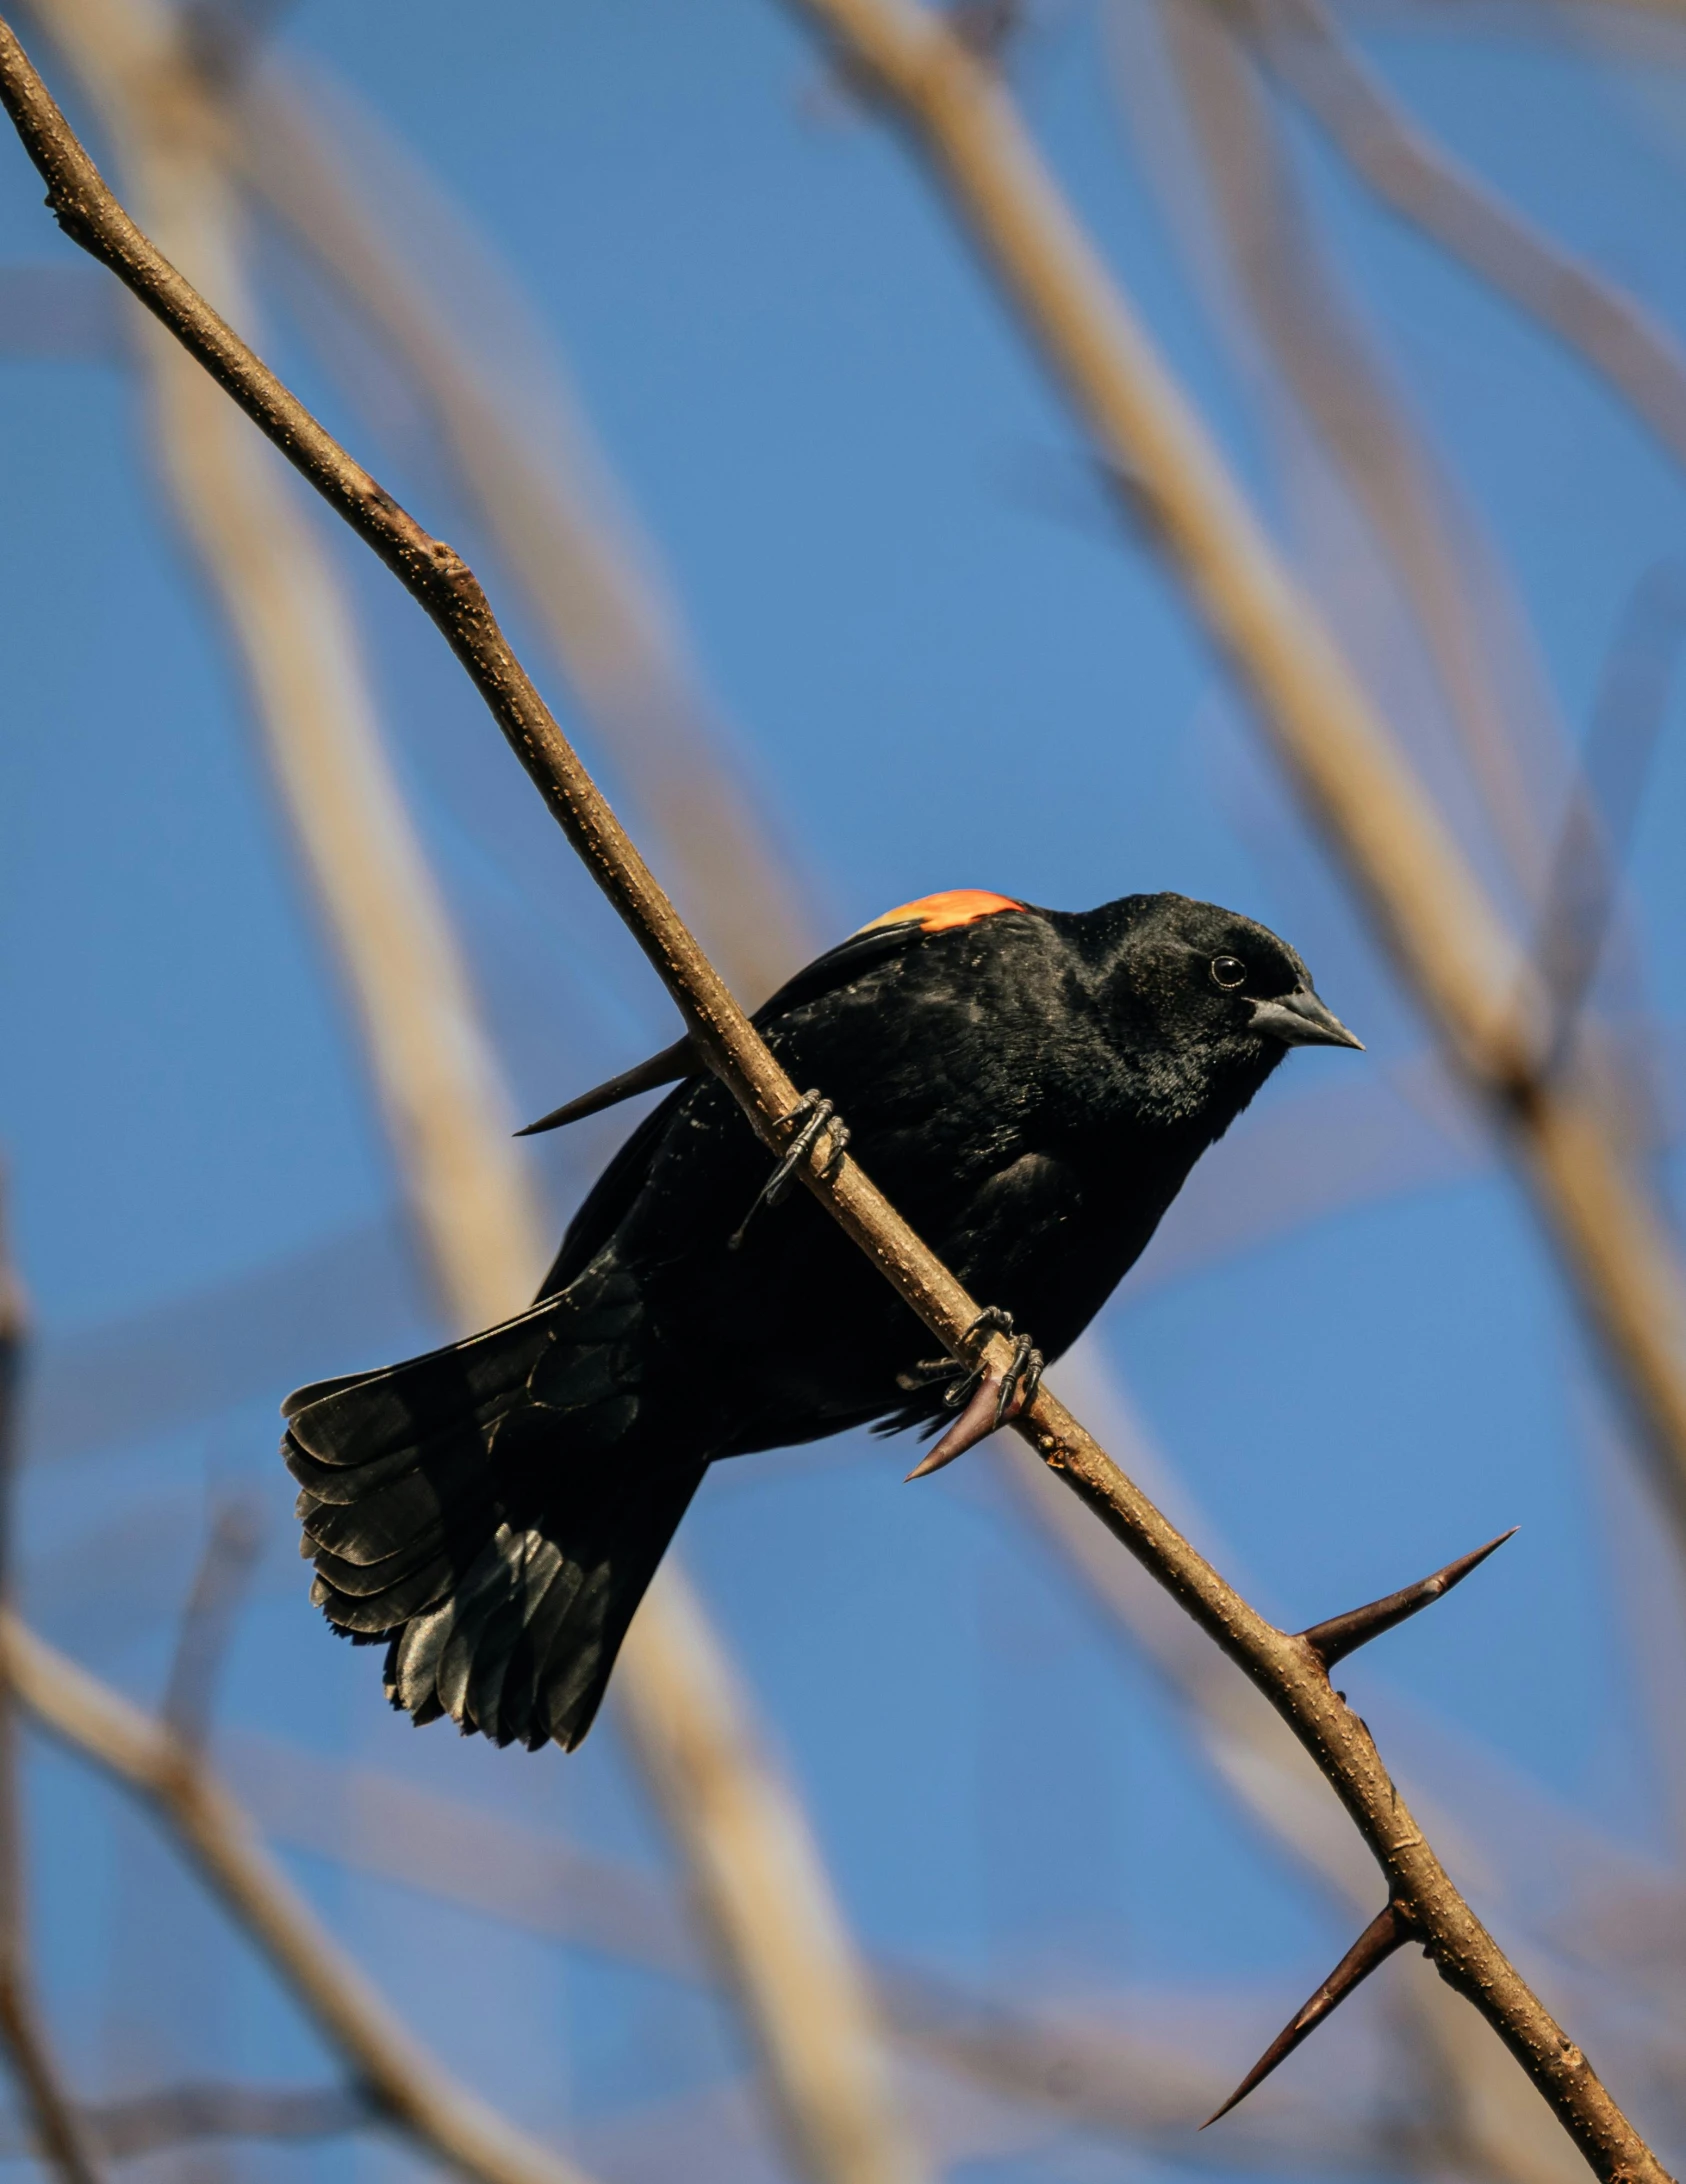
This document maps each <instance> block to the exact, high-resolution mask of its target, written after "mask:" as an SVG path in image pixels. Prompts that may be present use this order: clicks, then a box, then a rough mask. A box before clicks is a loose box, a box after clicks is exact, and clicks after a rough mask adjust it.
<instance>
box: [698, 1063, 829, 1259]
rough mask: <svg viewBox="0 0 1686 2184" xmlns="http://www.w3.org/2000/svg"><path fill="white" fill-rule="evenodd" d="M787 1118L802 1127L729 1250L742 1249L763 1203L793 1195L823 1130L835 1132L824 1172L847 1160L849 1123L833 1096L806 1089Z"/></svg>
mask: <svg viewBox="0 0 1686 2184" xmlns="http://www.w3.org/2000/svg"><path fill="white" fill-rule="evenodd" d="M784 1119H785V1121H786V1122H800V1123H801V1125H802V1127H801V1128H800V1129H799V1130H798V1131H797V1133H796V1135H795V1136H794V1137H793V1138H792V1139H791V1141H790V1143H789V1144H788V1145H787V1146H786V1147H785V1151H784V1157H783V1159H781V1160H780V1162H779V1164H778V1166H777V1167H776V1168H775V1169H774V1170H773V1172H772V1174H771V1175H770V1176H769V1177H768V1178H767V1180H766V1182H765V1183H764V1184H763V1185H762V1186H761V1189H760V1190H759V1191H758V1192H757V1193H756V1196H755V1203H754V1204H753V1205H752V1206H751V1207H750V1209H749V1211H748V1212H747V1213H746V1214H745V1215H744V1217H743V1219H742V1220H741V1221H740V1222H739V1223H738V1226H737V1227H736V1228H735V1229H734V1230H733V1232H732V1234H731V1236H730V1237H728V1239H727V1242H726V1249H727V1250H728V1251H738V1250H741V1249H742V1246H743V1240H744V1237H745V1236H746V1235H747V1234H748V1232H749V1224H750V1223H751V1221H753V1220H754V1219H755V1216H756V1215H757V1214H758V1213H759V1212H760V1211H761V1208H762V1207H763V1206H776V1205H778V1204H780V1202H781V1201H782V1200H783V1199H785V1198H786V1197H787V1196H788V1195H789V1192H790V1186H791V1184H792V1183H793V1182H794V1181H795V1179H796V1171H797V1170H798V1168H800V1167H801V1165H802V1163H803V1162H804V1161H805V1160H806V1159H807V1157H808V1155H809V1154H810V1153H811V1152H812V1151H813V1149H814V1147H815V1145H816V1144H817V1143H818V1142H819V1138H820V1135H821V1133H822V1132H823V1131H827V1130H829V1131H830V1133H831V1150H830V1151H829V1152H828V1153H827V1154H826V1160H825V1168H824V1170H823V1171H822V1172H823V1173H824V1174H826V1175H828V1176H830V1175H835V1174H836V1173H837V1171H838V1169H839V1168H840V1167H841V1166H842V1164H843V1153H844V1148H845V1147H846V1146H847V1145H848V1142H849V1126H848V1124H847V1123H846V1122H843V1121H841V1120H840V1119H839V1118H838V1113H837V1110H836V1108H835V1107H834V1106H833V1105H832V1103H831V1102H830V1100H828V1099H824V1098H822V1097H821V1095H820V1094H819V1093H818V1092H804V1093H803V1095H802V1097H801V1098H800V1099H799V1100H798V1101H797V1103H796V1105H795V1106H794V1107H793V1108H792V1109H791V1110H790V1112H789V1114H788V1115H786V1116H785V1118H784Z"/></svg>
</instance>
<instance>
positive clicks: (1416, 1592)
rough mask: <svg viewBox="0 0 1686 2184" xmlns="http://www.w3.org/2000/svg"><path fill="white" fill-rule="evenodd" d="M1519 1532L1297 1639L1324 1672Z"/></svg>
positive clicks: (1428, 1602)
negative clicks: (1313, 1654)
mask: <svg viewBox="0 0 1686 2184" xmlns="http://www.w3.org/2000/svg"><path fill="white" fill-rule="evenodd" d="M1520 1529H1521V1527H1520V1526H1518V1525H1515V1524H1513V1525H1512V1526H1511V1528H1510V1530H1509V1531H1508V1532H1501V1533H1500V1534H1499V1536H1498V1538H1497V1539H1490V1540H1489V1541H1488V1542H1487V1544H1486V1546H1484V1547H1477V1548H1476V1549H1475V1550H1474V1551H1473V1552H1472V1553H1470V1554H1467V1555H1460V1556H1459V1557H1458V1559H1457V1560H1456V1561H1455V1562H1448V1563H1447V1564H1446V1566H1445V1568H1444V1569H1440V1570H1436V1571H1435V1572H1434V1573H1433V1575H1432V1576H1429V1577H1423V1578H1419V1579H1418V1580H1417V1582H1416V1584H1414V1585H1406V1586H1403V1587H1402V1588H1401V1589H1400V1590H1399V1591H1398V1592H1393V1593H1388V1594H1386V1595H1385V1596H1384V1597H1383V1598H1382V1599H1380V1600H1372V1601H1370V1602H1369V1603H1368V1604H1367V1605H1366V1606H1364V1607H1362V1608H1350V1609H1348V1611H1347V1613H1346V1614H1345V1615H1332V1616H1331V1617H1330V1618H1329V1620H1328V1621H1327V1622H1326V1623H1313V1624H1312V1625H1311V1627H1310V1628H1309V1629H1308V1630H1302V1631H1301V1632H1300V1636H1301V1637H1302V1638H1303V1639H1304V1640H1305V1642H1306V1644H1307V1645H1308V1646H1309V1647H1310V1648H1311V1650H1312V1652H1313V1653H1315V1654H1316V1656H1317V1658H1318V1659H1319V1660H1320V1661H1321V1662H1322V1664H1323V1666H1324V1668H1325V1669H1330V1668H1333V1667H1334V1665H1335V1663H1336V1662H1337V1661H1340V1660H1344V1659H1345V1658H1346V1656H1347V1655H1348V1654H1349V1653H1356V1652H1357V1650H1358V1648H1359V1647H1360V1646H1362V1645H1368V1644H1369V1642H1370V1640H1371V1639H1372V1638H1379V1637H1380V1636H1381V1634H1382V1632H1383V1631H1384V1630H1392V1628H1393V1626H1394V1625H1395V1623H1403V1622H1404V1621H1405V1620H1406V1618H1407V1617H1409V1616H1412V1615H1415V1614H1417V1613H1418V1611H1419V1610H1420V1609H1423V1608H1426V1607H1429V1606H1430V1605H1432V1603H1433V1602H1434V1601H1436V1600H1438V1599H1440V1598H1441V1596H1442V1595H1443V1594H1445V1593H1449V1592H1450V1591H1451V1589H1452V1587H1453V1586H1454V1585H1461V1584H1462V1583H1463V1581H1464V1579H1465V1578H1466V1577H1468V1575H1469V1573H1470V1572H1471V1570H1474V1569H1478V1568H1479V1567H1480V1565H1481V1564H1482V1563H1483V1562H1485V1561H1486V1559H1487V1557H1488V1556H1489V1555H1491V1554H1496V1553H1497V1552H1498V1550H1499V1549H1500V1548H1501V1547H1502V1546H1503V1545H1504V1543H1505V1541H1506V1540H1507V1539H1514V1538H1515V1536H1516V1534H1517V1532H1518V1531H1519V1530H1520Z"/></svg>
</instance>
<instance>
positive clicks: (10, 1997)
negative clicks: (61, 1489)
mask: <svg viewBox="0 0 1686 2184" xmlns="http://www.w3.org/2000/svg"><path fill="white" fill-rule="evenodd" d="M5 1184H6V1179H5V1176H4V1173H3V1172H0V1613H4V1612H5V1609H6V1606H7V1603H8V1602H9V1600H10V1598H11V1576H12V1524H13V1513H14V1508H15V1504H16V1498H17V1458H18V1398H19V1392H20V1382H21V1380H22V1376H23V1361H24V1345H25V1341H26V1338H27V1327H28V1320H27V1309H26V1306H25V1303H24V1295H23V1286H22V1284H21V1282H20V1281H19V1279H18V1276H17V1272H16V1269H15V1268H14V1266H13V1263H12V1255H11V1250H10V1234H9V1228H8V1216H9V1213H10V1208H9V1206H8V1205H7V1204H6V1201H5ZM15 1698H16V1694H15V1692H14V1689H13V1686H12V1680H11V1678H10V1676H9V1675H8V1674H7V1673H6V1665H5V1663H4V1662H3V1661H0V2043H3V2044H4V2046H5V2049H6V2055H7V2060H8V2061H9V2062H10V2064H11V2067H12V2074H13V2076H14V2077H15V2079H16V2080H17V2084H18V2088H19V2090H20V2092H21V2093H22V2095H23V2101H24V2107H25V2109H26V2111H27V2113H28V2116H29V2121H30V2124H31V2127H32V2129H33V2132H34V2136H35V2139H36V2141H37V2143H38V2145H39V2147H40V2150H41V2153H42V2154H43V2155H44V2157H45V2158H46V2160H47V2162H48V2163H49V2165H50V2166H51V2167H52V2168H53V2169H54V2170H55V2171H56V2172H57V2174H58V2175H59V2177H60V2178H62V2179H63V2184H97V2179H98V2174H99V2172H98V2170H97V2169H96V2167H95V2165H94V2159H93V2155H92V2152H91V2150H90V2148H89V2144H88V2136H87V2133H86V2131H85V2129H84V2128H83V2123H82V2119H81V2117H80V2115H79V2114H78V2113H77V2110H76V2107H75V2105H74V2104H73V2102H72V2101H71V2098H70V2095H69V2093H68V2091H67V2090H66V2088H65V2086H64V2083H63V2081H62V2079H61V2078H60V2076H59V2069H58V2064H57V2062H56V2061H55V2059H54V2056H53V2051H52V2047H51V2044H50V2043H49V2041H48V2038H47V2033H46V2028H45V2026H44V2025H43V2023H42V2021H41V2012H40V2007H39V2004H38V2002H37V2000H36V1996H35V1993H34V1981H33V1979H32V1978H31V1975H30V1964H29V1942H28V1931H27V1925H26V1919H27V1901H26V1893H25V1888H24V1876H23V1856H24V1853H23V1813H22V1799H21V1795H20V1786H19V1782H18V1730H17V1709H16V1705H15Z"/></svg>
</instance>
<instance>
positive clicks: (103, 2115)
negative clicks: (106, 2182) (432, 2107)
mask: <svg viewBox="0 0 1686 2184" xmlns="http://www.w3.org/2000/svg"><path fill="white" fill-rule="evenodd" d="M82 2116H83V2122H84V2124H85V2126H86V2129H87V2133H88V2136H89V2138H90V2139H91V2140H92V2141H93V2143H94V2145H95V2146H96V2147H97V2148H98V2149H99V2151H100V2153H101V2154H103V2155H104V2156H105V2158H106V2159H107V2160H108V2161H133V2160H135V2159H136V2158H137V2157H138V2156H140V2155H143V2154H154V2153H159V2152H162V2151H163V2149H164V2148H166V2147H171V2146H191V2145H195V2144H198V2143H200V2142H201V2141H203V2140H205V2139H224V2138H239V2139H270V2140H279V2141H282V2142H290V2143H293V2144H297V2143H298V2142H299V2141H300V2140H306V2139H325V2138H340V2137H342V2136H343V2135H344V2134H345V2133H347V2132H349V2131H366V2130H369V2129H371V2128H373V2127H374V2126H375V2125H377V2124H378V2123H379V2122H380V2120H381V2118H380V2115H379V2113H378V2111H377V2110H376V2109H375V2108H374V2107H373V2105H372V2104H371V2103H370V2101H369V2100H368V2099H367V2098H366V2097H365V2096H364V2095H363V2094H361V2093H358V2092H355V2091H353V2090H352V2089H351V2088H349V2087H345V2086H332V2085H325V2086H297V2087H295V2086H280V2085H238V2084H223V2083H218V2082H216V2081H214V2080H208V2081H206V2082H204V2083H190V2084H185V2085H167V2086H161V2087H159V2088H158V2089H157V2090H156V2091H154V2092H150V2093H131V2094H127V2095H125V2096H124V2097H123V2098H122V2099H120V2100H111V2101H99V2102H95V2103H93V2104H91V2105H90V2106H88V2107H87V2108H85V2109H84V2110H83V2112H82ZM17 2150H19V2151H21V2149H17ZM12 2151H14V2149H13V2148H12V2147H11V2146H9V2145H8V2144H6V2142H5V2141H4V2139H0V2156H3V2155H5V2154H8V2153H11V2152H12Z"/></svg>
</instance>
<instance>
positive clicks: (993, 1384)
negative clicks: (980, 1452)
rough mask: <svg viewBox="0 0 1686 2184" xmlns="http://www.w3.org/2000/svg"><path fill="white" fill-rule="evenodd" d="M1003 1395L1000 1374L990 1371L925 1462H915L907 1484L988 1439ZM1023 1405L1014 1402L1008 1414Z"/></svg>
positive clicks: (927, 1474) (951, 1461) (997, 1423)
mask: <svg viewBox="0 0 1686 2184" xmlns="http://www.w3.org/2000/svg"><path fill="white" fill-rule="evenodd" d="M1000 1398H1001V1376H1000V1374H999V1373H989V1374H986V1376H985V1377H984V1378H983V1379H982V1380H980V1381H979V1382H978V1384H977V1386H976V1388H974V1389H973V1391H972V1400H971V1401H970V1402H969V1403H968V1404H967V1405H966V1408H965V1409H964V1410H963V1411H962V1412H961V1413H960V1416H959V1417H958V1418H957V1419H956V1420H955V1421H954V1423H953V1425H952V1426H950V1427H949V1429H948V1431H947V1432H946V1433H945V1434H944V1435H943V1437H942V1439H941V1440H940V1441H939V1442H938V1443H937V1445H936V1447H935V1448H934V1449H932V1451H931V1453H930V1455H929V1456H927V1457H926V1458H925V1459H924V1460H923V1462H921V1463H917V1464H915V1465H914V1467H913V1469H912V1470H911V1471H910V1472H909V1473H908V1475H907V1477H906V1478H905V1479H904V1480H903V1481H902V1484H903V1485H904V1486H907V1485H909V1484H911V1483H912V1481H913V1480H915V1479H928V1478H929V1477H930V1475H931V1473H932V1472H933V1471H941V1470H942V1468H943V1466H944V1465H945V1464H951V1463H953V1461H954V1459H955V1458H956V1456H964V1455H965V1453H966V1451H967V1450H968V1449H969V1448H976V1447H977V1445H978V1443H979V1442H980V1441H987V1440H988V1439H989V1437H990V1435H991V1434H992V1433H993V1432H994V1431H995V1429H996V1427H997V1426H998V1425H1000V1424H1001V1420H1000V1419H999V1418H998V1417H997V1416H996V1410H997V1408H998V1405H999V1403H1000ZM1020 1408H1021V1405H1020V1404H1018V1403H1015V1404H1013V1405H1012V1406H1011V1407H1010V1408H1009V1410H1008V1413H1007V1415H1008V1416H1009V1417H1012V1416H1014V1415H1015V1413H1016V1412H1017V1411H1018V1410H1019V1409H1020Z"/></svg>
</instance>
